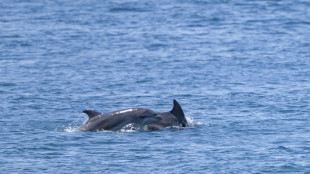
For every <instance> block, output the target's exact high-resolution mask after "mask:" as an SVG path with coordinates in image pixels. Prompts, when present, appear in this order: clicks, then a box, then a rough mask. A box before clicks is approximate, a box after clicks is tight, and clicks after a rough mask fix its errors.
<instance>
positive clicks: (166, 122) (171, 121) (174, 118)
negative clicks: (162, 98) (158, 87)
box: [147, 100, 188, 130]
mask: <svg viewBox="0 0 310 174" xmlns="http://www.w3.org/2000/svg"><path fill="white" fill-rule="evenodd" d="M157 114H158V116H161V117H162V119H161V120H159V121H156V122H153V123H150V124H148V125H147V128H148V130H161V129H164V128H166V127H172V126H178V127H188V123H187V120H186V117H185V115H184V112H183V109H182V108H181V106H180V104H179V103H178V102H177V101H176V100H173V108H172V110H171V111H170V112H157Z"/></svg>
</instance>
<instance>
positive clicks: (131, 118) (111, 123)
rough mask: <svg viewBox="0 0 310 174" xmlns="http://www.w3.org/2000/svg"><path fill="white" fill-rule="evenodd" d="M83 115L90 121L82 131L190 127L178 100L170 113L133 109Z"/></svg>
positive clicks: (88, 111) (91, 112) (174, 101)
mask: <svg viewBox="0 0 310 174" xmlns="http://www.w3.org/2000/svg"><path fill="white" fill-rule="evenodd" d="M83 113H85V114H87V115H88V120H87V122H86V123H85V124H84V125H83V126H82V127H80V128H79V130H80V131H101V130H112V131H115V130H120V129H122V128H123V127H124V126H126V125H128V124H134V125H136V126H139V127H143V126H145V125H146V126H147V129H148V130H161V129H163V128H166V127H171V126H180V127H188V123H187V120H186V118H185V115H184V112H183V110H182V108H181V106H180V104H179V103H178V102H177V101H176V100H173V108H172V110H171V111H170V112H154V111H152V110H150V109H145V108H131V109H124V110H119V111H115V112H110V113H106V114H104V113H101V112H97V111H93V110H84V111H83Z"/></svg>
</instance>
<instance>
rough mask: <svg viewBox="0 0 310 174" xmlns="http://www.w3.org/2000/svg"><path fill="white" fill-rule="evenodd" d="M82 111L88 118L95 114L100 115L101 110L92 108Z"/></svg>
mask: <svg viewBox="0 0 310 174" xmlns="http://www.w3.org/2000/svg"><path fill="white" fill-rule="evenodd" d="M83 113H85V114H87V115H88V119H91V118H94V117H96V116H97V115H101V114H102V113H101V112H97V111H93V110H84V111H83Z"/></svg>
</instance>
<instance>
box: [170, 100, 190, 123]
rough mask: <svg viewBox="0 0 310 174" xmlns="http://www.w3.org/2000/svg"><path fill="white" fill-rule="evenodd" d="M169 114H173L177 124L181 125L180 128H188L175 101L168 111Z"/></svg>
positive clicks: (182, 113)
mask: <svg viewBox="0 0 310 174" xmlns="http://www.w3.org/2000/svg"><path fill="white" fill-rule="evenodd" d="M170 113H171V114H173V115H174V116H175V117H177V119H178V121H179V123H181V124H182V127H186V126H188V124H187V121H186V118H185V115H184V112H183V110H182V108H181V106H180V104H179V103H178V102H177V101H176V100H173V108H172V110H171V111H170Z"/></svg>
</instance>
